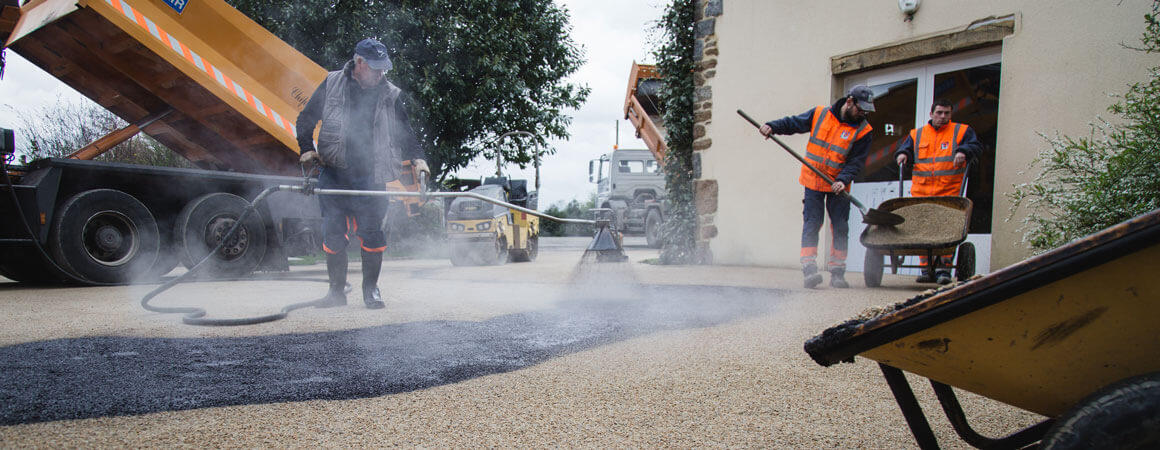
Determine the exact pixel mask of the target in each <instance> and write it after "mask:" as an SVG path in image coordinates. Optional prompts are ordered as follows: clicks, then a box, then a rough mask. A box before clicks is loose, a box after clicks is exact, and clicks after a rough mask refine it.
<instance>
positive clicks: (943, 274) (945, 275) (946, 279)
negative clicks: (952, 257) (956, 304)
mask: <svg viewBox="0 0 1160 450" xmlns="http://www.w3.org/2000/svg"><path fill="white" fill-rule="evenodd" d="M934 281H935V283H938V284H940V285H945V284H951V273H950V272H947V271H945V270H940V271H938V272H937V273H936V274H935V276H934Z"/></svg>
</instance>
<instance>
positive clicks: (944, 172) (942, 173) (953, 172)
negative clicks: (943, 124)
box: [913, 123, 967, 177]
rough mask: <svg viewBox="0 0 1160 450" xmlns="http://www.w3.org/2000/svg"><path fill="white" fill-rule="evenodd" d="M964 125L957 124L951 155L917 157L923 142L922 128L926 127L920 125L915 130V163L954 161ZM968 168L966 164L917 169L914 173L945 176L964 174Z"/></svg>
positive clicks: (917, 174)
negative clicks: (949, 167) (946, 167)
mask: <svg viewBox="0 0 1160 450" xmlns="http://www.w3.org/2000/svg"><path fill="white" fill-rule="evenodd" d="M962 126H963V124H961V123H956V124H955V129H954V132H953V133H952V134H951V154H950V156H941V157H937V158H918V157H917V156H918V151H917V150H918V146H919V145H921V143H922V130H923V129H924V128H926V127H925V126H923V127H920V128H919V129H917V130H915V136H914V148H915V150H916V151H915V157H916V159H915V160H914V163H915V164H934V163H940V162H954V160H955V156H954V155H955V151H956V150H958V149H959V131H960V130H961V129H962V128H961V127H962ZM966 170H967V166H966V164H964V165H963V167H959V168H957V169H950V170H916V171H914V173H913V174H914V176H918V177H938V176H945V175H962V174H963V172H965V171H966Z"/></svg>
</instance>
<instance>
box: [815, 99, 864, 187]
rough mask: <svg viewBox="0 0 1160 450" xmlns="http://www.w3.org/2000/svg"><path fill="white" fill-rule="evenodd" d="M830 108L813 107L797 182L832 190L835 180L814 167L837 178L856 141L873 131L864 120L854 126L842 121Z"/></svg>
mask: <svg viewBox="0 0 1160 450" xmlns="http://www.w3.org/2000/svg"><path fill="white" fill-rule="evenodd" d="M830 111H831V110H830V108H829V107H827V106H817V107H815V108H814V112H813V118H812V119H811V120H812V121H813V123H812V124H811V125H810V127H811V131H810V138H809V143H807V144H806V152H805V160H806V161H805V162H806V164H803V165H802V168H801V173H800V174H799V175H798V183H801V185H802V186H805V187H806V188H807V189H811V190H815V191H822V192H829V191H830V189H831V185H832V181H826V180H825V177H822V176H818V175H817V174H815V173H814V172H813V170H811V168H816V169H818V170H819V171H821V172H822V173H824V174H826V176H829V177H830V178H837V177H838V174H840V173H841V172H842V167H844V166H845V164H846V155H847V154H849V153H850V150H851V149H853V147H854V142H856V141H857V140H858V139H859V138H861V137H864V136H865V135H866V134H869V133H870V131H871V127H870V125H869V124H868V123H866V121H865V120H863V121H862V122H861V123H860V124H858V126H856V127H855V126H852V125H850V124H845V123H842V121H840V120H838V118H837V116H835V115H834V114H833V113H831V112H830ZM847 189H849V186H847Z"/></svg>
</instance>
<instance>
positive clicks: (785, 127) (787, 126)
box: [765, 97, 873, 186]
mask: <svg viewBox="0 0 1160 450" xmlns="http://www.w3.org/2000/svg"><path fill="white" fill-rule="evenodd" d="M845 103H846V97H842V98H840V99H838V101H836V102H834V104H833V105H830V114H832V115H833V116H834V118H836V119H838V120H839V121H841V122H842V123H845V124H847V125H850V126H853V127H855V128H857V127H858V125H860V124H861V122H860V121H853V122H851V121H846V120H842V117H841V111H842V105H843V104H845ZM814 109H815V108H810V109H808V110H806V112H804V113H801V114H798V115H796V116H785V117H783V118H781V119H777V120H771V121H769V122H766V123H765V124H766V125H769V127H770V128H772V129H773V134H798V133H809V132H811V131H813V129H812V128H811V125H812V124H813V119H814ZM872 135H873V133H867V134H866V136H863V137H862V139H858V140H856V141H854V145H853V146H852V147H850V152H849V153H847V154H846V163H845V165H844V166H842V171H841V172H838V176H836V177H834V179H835V180H837V181H841V182H843V183H846V185H847V186H849V185H850V183H852V182H853V181H854V178H855V177H857V176H858V173H859V172H861V171H862V167H864V166H865V165H866V155H868V154H870V138H871V136H872ZM798 154H799V155H800V154H801V152H800V151H799V152H798Z"/></svg>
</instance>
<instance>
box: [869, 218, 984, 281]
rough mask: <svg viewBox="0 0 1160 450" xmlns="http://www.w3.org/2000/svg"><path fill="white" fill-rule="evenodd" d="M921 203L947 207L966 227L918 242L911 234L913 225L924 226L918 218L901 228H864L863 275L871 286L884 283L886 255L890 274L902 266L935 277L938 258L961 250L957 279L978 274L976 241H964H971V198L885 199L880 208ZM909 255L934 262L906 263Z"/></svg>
mask: <svg viewBox="0 0 1160 450" xmlns="http://www.w3.org/2000/svg"><path fill="white" fill-rule="evenodd" d="M920 204H931V205H939V206H945V207H947V208H948V210H947V211H946V213H947V214H952V215H956V216H958V217H956V218H963V219H964V220H963V221H962V222H963V225H962V227H961V228H956V229H953V230H943V231H944V232H943V233H941V234H942V235H944V236H946V238H945V239H940V240H938V241H928V242H916V241H915V240H914V239H912V237H913V236H912V235H911V234H912V232H913V231H914V230H913V229H912V227H916V226H920V224H918V223H916V222H915V221H911V222H910V223H906V222H903V223H902V224H900V225H898V226H897V227H895V226H891V227H884V226H882V225H868V226H867V227H866V228H865V229H864V230H862V235H861V237H860V238H859V241H860V242H862V246H864V247H866V259H865V261H864V263H865V264H864V266H863V267H864V268H863V270H862V276H863V278H864V280H865V282H866V286H867V287H878V286H880V285H881V284H882V271H883V270H884V263H883V257H886V258H889V261H890V273H893V274H897V273H898V269H900V268H920V269H923V270H925V271H926V272H927V273H926V274H927V275H929V276H930V277H929V278H930V279H931V280H934V278H935V277H934V274H935V271H936V270H937V269H938V267H937V265H936V264H934V261H935V258H936V257H940V256H942V257H944V258H947V259H951V258H955V255H956V253H957V255H958V257H957V259H956V260H955V265H954V269H955V278H956V279H958V280H959V281H964V280H966V279H968V278H970V277H972V276H974V275H975V244H972V243H970V242H963V241H965V240H967V230H968V228H969V227H970V217H971V208H972V203H971V200H970V199H968V198H966V197H901V198H893V199H890V200H886V201H884V202H882V204H881V205H879V206H878V209H879V210H882V211H897V210H898V209H901V208H903V207H907V206H912V205H920ZM956 247H957V249H958V251H957V252H956ZM908 255H918V256H925V257H927V259H928V261H931V264H927V265H926V266H923V265H921V264H909V265H907V264H903V262H904V260H905V258H906V256H908Z"/></svg>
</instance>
